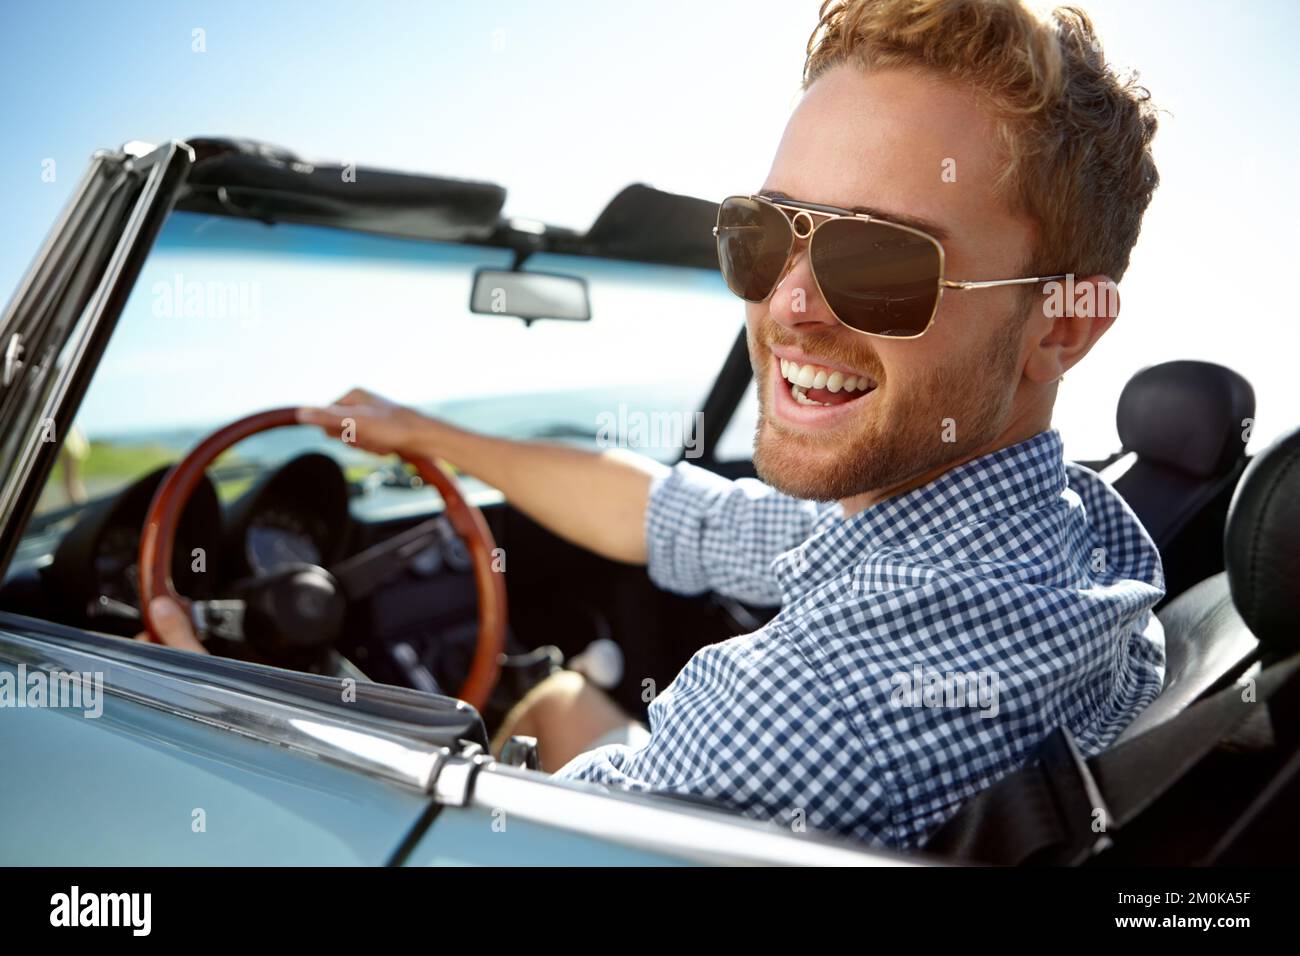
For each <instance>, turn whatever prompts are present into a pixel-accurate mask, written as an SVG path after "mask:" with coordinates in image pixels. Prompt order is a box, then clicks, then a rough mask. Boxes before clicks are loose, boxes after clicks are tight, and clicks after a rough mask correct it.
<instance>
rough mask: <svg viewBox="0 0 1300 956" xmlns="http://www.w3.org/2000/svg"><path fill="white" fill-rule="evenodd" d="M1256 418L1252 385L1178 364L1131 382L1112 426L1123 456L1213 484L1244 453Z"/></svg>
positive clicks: (1230, 374)
mask: <svg viewBox="0 0 1300 956" xmlns="http://www.w3.org/2000/svg"><path fill="white" fill-rule="evenodd" d="M1254 415H1255V390H1254V389H1253V388H1251V387H1250V382H1248V381H1246V380H1245V379H1244V378H1242V377H1241V376H1240V375H1238V374H1237V373H1236V372H1234V371H1233V370H1232V369H1230V368H1224V367H1223V366H1222V365H1215V364H1214V363H1213V362H1193V361H1180V362H1165V363H1163V364H1161V365H1153V366H1151V367H1150V368H1145V369H1143V370H1142V371H1140V372H1138V373H1137V374H1136V375H1134V376H1133V377H1132V378H1131V379H1129V382H1128V384H1127V385H1125V386H1124V391H1123V392H1121V393H1120V396H1119V412H1118V414H1117V415H1116V421H1117V424H1118V425H1119V438H1120V441H1121V442H1122V443H1123V445H1124V450H1125V451H1132V452H1137V456H1138V458H1140V459H1143V460H1144V461H1149V462H1153V463H1155V464H1161V465H1167V466H1169V467H1170V468H1176V469H1178V470H1179V471H1181V472H1185V473H1186V474H1188V475H1191V476H1192V477H1194V478H1214V477H1216V476H1218V475H1222V474H1224V473H1225V472H1227V471H1229V470H1231V468H1232V466H1233V465H1234V464H1235V463H1236V462H1237V460H1238V459H1239V458H1241V456H1242V455H1243V454H1244V453H1245V444H1246V443H1245V441H1244V439H1243V432H1244V431H1245V429H1246V428H1247V423H1246V421H1245V420H1246V419H1248V418H1253V417H1254Z"/></svg>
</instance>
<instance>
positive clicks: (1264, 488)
mask: <svg viewBox="0 0 1300 956" xmlns="http://www.w3.org/2000/svg"><path fill="white" fill-rule="evenodd" d="M1224 561H1225V564H1226V566H1227V570H1226V571H1225V572H1224V573H1222V574H1218V575H1215V576H1214V577H1212V578H1210V579H1208V580H1206V581H1203V582H1201V583H1200V584H1198V585H1197V586H1196V587H1194V588H1192V589H1191V590H1190V591H1187V592H1186V593H1185V594H1183V595H1181V596H1180V597H1178V598H1176V599H1175V600H1173V601H1171V602H1170V603H1169V604H1168V605H1166V606H1165V608H1164V609H1163V610H1162V611H1161V612H1160V615H1159V617H1160V620H1161V623H1162V624H1163V625H1164V628H1165V648H1166V667H1165V686H1164V690H1163V691H1162V692H1161V694H1160V696H1159V697H1158V698H1156V700H1155V701H1154V702H1153V703H1152V704H1151V706H1150V707H1148V708H1147V709H1146V710H1145V711H1143V712H1142V713H1141V714H1140V715H1139V716H1138V718H1137V719H1136V720H1135V721H1134V722H1133V723H1132V724H1131V725H1130V726H1129V727H1128V729H1126V730H1125V731H1124V733H1123V735H1122V736H1121V737H1120V740H1121V741H1123V740H1127V739H1129V738H1131V737H1135V736H1137V735H1138V734H1140V733H1143V732H1144V731H1146V730H1149V729H1151V728H1152V727H1155V726H1156V725H1158V724H1162V723H1164V722H1165V721H1167V720H1169V719H1170V718H1172V717H1174V716H1175V715H1177V714H1178V713H1179V712H1180V711H1181V710H1183V709H1184V708H1185V707H1187V706H1188V705H1189V704H1191V703H1192V702H1193V701H1195V700H1197V699H1198V698H1200V697H1201V696H1203V695H1204V694H1205V693H1206V692H1207V691H1209V690H1211V689H1213V688H1215V687H1217V686H1218V685H1220V684H1222V683H1224V682H1225V681H1227V680H1229V679H1231V678H1233V677H1235V676H1236V675H1237V674H1238V673H1240V672H1241V671H1242V670H1243V669H1244V668H1245V666H1246V665H1247V664H1249V663H1250V662H1251V661H1252V660H1255V659H1258V660H1259V661H1260V663H1261V664H1263V665H1267V664H1269V663H1271V662H1273V661H1275V660H1278V659H1280V658H1282V657H1284V656H1286V655H1287V654H1290V653H1294V652H1295V651H1296V650H1297V649H1300V429H1296V430H1294V431H1292V432H1290V433H1289V434H1287V435H1285V436H1283V437H1282V438H1281V439H1279V440H1278V441H1277V442H1275V443H1274V444H1273V445H1271V446H1270V447H1269V448H1268V449H1267V450H1266V451H1264V452H1263V453H1262V454H1260V455H1259V456H1258V457H1256V459H1255V460H1254V461H1253V462H1251V464H1250V467H1248V468H1247V469H1246V472H1245V474H1244V475H1243V476H1242V478H1241V482H1240V484H1239V485H1238V487H1237V491H1236V494H1235V495H1234V496H1233V498H1232V504H1231V507H1230V509H1229V512H1228V522H1227V530H1226V533H1225V535H1224Z"/></svg>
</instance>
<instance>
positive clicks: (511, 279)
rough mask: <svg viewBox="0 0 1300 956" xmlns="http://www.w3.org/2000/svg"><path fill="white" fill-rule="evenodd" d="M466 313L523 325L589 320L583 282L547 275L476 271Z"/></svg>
mask: <svg viewBox="0 0 1300 956" xmlns="http://www.w3.org/2000/svg"><path fill="white" fill-rule="evenodd" d="M469 310H470V311H471V312H477V313H479V314H481V315H513V316H517V317H518V318H521V319H523V320H524V321H525V322H531V321H533V320H534V319H567V320H569V321H573V322H586V321H588V320H589V319H590V318H591V303H590V301H589V300H588V298H587V280H586V279H584V278H582V277H581V276H566V275H558V274H556V273H551V272H508V271H505V270H502V269H479V270H478V271H477V272H475V273H474V289H473V291H472V292H471V293H470V297H469Z"/></svg>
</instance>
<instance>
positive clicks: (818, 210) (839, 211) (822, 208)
mask: <svg viewBox="0 0 1300 956" xmlns="http://www.w3.org/2000/svg"><path fill="white" fill-rule="evenodd" d="M732 199H746V200H749V201H751V202H757V203H761V204H763V205H766V206H771V207H773V208H775V209H777V210H778V211H780V212H781V213H783V214H784V215H785V219H786V222H788V223H789V225H790V246H789V248H788V249H787V250H786V253H785V264H784V265H783V266H782V267H781V277H780V278H778V279H777V280H776V282H774V283H773V284H772V288H771V289H769V290H768V292H767V295H765V296H763V298H761V299H747V298H745V296H743V295H740V293H738V292H736V290H735V289H731V286H730V284H728V286H727V288H728V289H731V292H732V293H733V294H735V295H736V297H737V298H740V299H744V300H745V301H746V302H765V301H766V300H767V299H768V297H769V296H771V295H772V293H773V292H774V291H776V287H777V286H778V285H780V283H781V278H784V277H785V275H786V272H787V271H788V270H789V268H790V259H791V257H792V256H793V255H794V249H795V240H797V239H802V240H804V244H805V245H806V246H807V247H808V250H809V257H808V271H809V272H811V273H812V277H813V283H814V284H815V285H816V286H817V294H818V295H819V296H821V299H822V301H823V302H825V303H826V308H827V309H829V310H830V313H831V315H834V316H835V321H837V322H839V323H840V325H842V326H844V327H845V328H846V329H848V330H849V331H851V332H857V333H858V334H859V335H870V336H873V337H875V338H880V339H919V338H920V337H921V336H923V335H925V333H926V332H928V331H930V327H931V326H933V325H934V319H935V316H936V315H938V314H939V303H941V302H942V301H943V293H944V290H945V289H956V290H958V291H960V292H965V291H968V290H970V289H996V288H1000V287H1001V286H1011V285H1031V284H1035V283H1040V282H1052V281H1055V280H1057V279H1064V278H1066V275H1065V273H1061V274H1060V275H1052V276H1026V277H1023V278H1019V279H945V278H944V272H945V271H946V269H947V259H946V257H945V255H944V251H943V243H941V242H940V241H939V240H938V239H936V238H935V237H934V236H932V235H930V234H929V233H928V232H925V231H924V230H921V229H916V228H914V227H912V226H905V225H903V224H902V223H898V222H891V221H890V220H888V219H882V218H880V217H879V216H872V215H868V214H867V213H864V212H854V211H853V210H852V209H843V208H841V207H839V206H826V205H822V204H821V203H811V202H802V201H799V200H795V199H782V200H776V199H768V198H767V197H766V196H758V195H750V196H744V195H739V194H737V195H734V196H728V197H727V198H726V199H724V200H722V202H720V203H718V216H717V219H716V221H715V224H714V226H713V236H714V240H715V241H716V243H717V247H718V264H719V267H721V264H722V235H721V233H720V232H719V229H720V228H721V226H722V207H723V205H724V204H725V203H726V202H727V201H728V200H732ZM792 213H793V215H792ZM814 216H818V217H820V219H819V220H815V219H814V218H813V217H814ZM834 219H854V220H858V221H861V222H874V223H879V224H880V225H882V226H889V227H890V228H892V229H901V230H902V231H903V232H909V233H911V234H912V235H914V236H920V237H921V238H922V239H924V240H926V241H927V242H929V243H930V244H931V245H933V246H934V248H935V250H936V251H937V252H938V253H939V277H938V280H937V289H936V292H935V296H934V308H932V309H931V310H930V319H929V321H927V322H926V323H925V328H923V329H921V331H919V332H917V333H916V334H915V335H886V334H885V333H883V332H866V331H863V330H862V329H855V328H854V327H853V326H851V325H849V324H848V323H847V322H845V321H844V320H843V319H842V318H840V316H839V315H838V314H837V313H836V312H835V309H834V308H833V307H832V306H831V304H830V301H829V300H828V299H827V298H826V294H825V293H824V292H822V285H821V279H819V278H818V276H817V267H816V266H815V265H814V264H813V261H812V240H813V236H814V235H815V234H816V232H817V230H818V229H820V228H821V227H822V226H824V225H825V224H826V223H828V222H830V221H832V220H834ZM801 221H802V224H803V226H804V228H805V230H806V231H803V232H801V231H800V228H799V223H800V222H801Z"/></svg>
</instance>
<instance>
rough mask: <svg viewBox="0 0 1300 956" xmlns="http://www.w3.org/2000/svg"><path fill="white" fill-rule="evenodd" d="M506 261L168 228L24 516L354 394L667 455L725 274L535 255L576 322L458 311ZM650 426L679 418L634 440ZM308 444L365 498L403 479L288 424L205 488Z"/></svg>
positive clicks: (494, 253)
mask: <svg viewBox="0 0 1300 956" xmlns="http://www.w3.org/2000/svg"><path fill="white" fill-rule="evenodd" d="M512 257H513V253H511V252H510V251H509V250H505V249H497V248H489V247H481V246H468V245H460V244H450V243H431V242H424V241H415V240H403V239H394V238H388V237H381V236H374V235H367V234H362V233H355V232H347V231H342V230H334V229H328V228H324V227H312V226H285V225H279V226H267V225H264V224H262V223H258V222H251V221H246V220H236V219H229V218H225V217H214V216H207V215H200V214H196V213H175V214H173V215H172V216H171V217H170V219H169V220H168V223H167V225H166V226H165V227H164V229H163V232H162V233H161V234H160V236H159V239H158V242H157V244H156V246H155V248H154V251H153V253H152V254H151V256H150V259H149V260H148V262H147V263H146V265H145V268H144V270H143V272H142V273H141V275H140V278H139V280H138V281H137V282H136V285H135V289H134V291H133V293H132V296H131V298H130V300H129V302H128V304H127V306H126V309H125V311H124V313H123V315H122V318H121V321H120V323H119V325H118V328H117V330H116V332H115V333H114V335H113V339H112V341H111V342H110V343H109V346H108V349H107V351H106V353H105V355H104V357H103V360H102V362H101V363H100V366H99V368H98V369H97V370H96V372H95V375H94V378H93V379H92V382H91V385H90V388H89V391H88V392H87V395H86V398H85V401H84V402H83V403H82V406H81V409H80V411H79V414H78V416H77V419H76V422H75V424H74V431H73V434H71V435H69V436H66V440H65V442H64V448H63V451H62V452H61V454H60V457H59V462H58V464H57V465H56V467H55V470H54V472H53V474H52V475H51V478H50V481H49V482H48V484H47V487H46V488H45V490H44V492H43V494H42V496H41V499H40V503H39V505H38V508H37V515H38V517H39V516H46V517H47V518H48V517H53V516H55V515H56V514H57V513H64V512H66V511H67V509H68V508H69V506H71V505H76V504H78V503H80V502H83V501H85V500H88V499H94V498H97V497H100V496H103V495H106V494H111V493H113V492H115V491H117V490H119V489H121V488H122V487H124V486H125V485H126V484H127V483H129V482H131V481H134V480H135V479H137V478H139V477H140V476H142V475H144V474H145V473H147V472H148V471H150V470H152V469H154V468H156V467H158V466H159V465H160V464H164V463H167V462H170V461H174V460H176V458H177V457H178V456H179V455H180V454H181V453H182V452H184V451H186V450H188V449H189V448H191V447H193V445H194V444H195V443H196V442H197V441H198V440H199V439H200V438H201V437H203V436H204V435H205V434H207V433H208V432H210V431H212V430H214V429H215V428H217V427H218V426H220V425H223V424H225V423H227V422H229V421H232V420H234V419H237V418H240V417H242V416H245V415H248V414H250V413H252V412H255V411H260V410H264V409H268V408H273V407H276V406H282V405H302V404H325V403H328V402H330V401H332V400H333V399H335V398H337V397H339V396H340V395H342V394H343V393H344V392H346V391H347V390H348V389H349V388H352V387H354V386H360V387H363V388H367V389H369V390H371V391H374V392H377V393H379V394H381V395H384V396H386V397H388V398H391V399H393V400H395V401H400V402H404V403H407V404H410V405H413V406H415V407H417V408H419V409H421V410H423V411H426V412H430V413H433V414H435V415H438V416H441V417H443V418H445V419H447V420H448V421H451V422H454V423H456V424H459V425H462V426H465V427H468V428H473V429H476V430H479V431H484V432H489V433H492V434H497V435H503V436H511V437H545V438H551V439H558V440H564V441H571V442H575V443H580V444H587V445H592V446H595V445H597V444H601V445H611V444H623V445H627V446H628V447H635V448H636V449H637V450H639V451H642V452H644V453H646V454H649V455H653V456H655V457H658V458H660V459H661V460H669V459H673V458H675V457H677V456H678V455H680V454H681V453H682V436H683V429H689V427H690V423H691V422H692V421H693V416H694V414H695V412H696V411H697V410H698V409H700V408H701V406H702V403H703V400H704V397H705V395H706V393H707V391H708V389H709V387H710V385H711V384H712V381H713V378H714V376H715V375H716V374H717V372H718V370H719V369H720V367H721V366H722V363H723V360H724V359H725V357H726V354H727V351H728V349H729V347H730V346H731V343H732V341H733V340H734V339H735V336H736V334H737V332H738V331H739V328H740V324H741V322H742V319H743V316H742V312H741V310H740V308H739V306H738V303H737V302H736V301H735V299H734V298H733V297H732V296H731V295H730V294H729V293H728V292H727V291H726V288H725V286H724V285H723V282H722V279H721V277H720V276H719V275H718V274H717V273H716V272H712V271H709V270H702V269H692V268H685V267H671V266H657V265H646V264H641V263H627V262H618V261H612V260H601V259H592V258H587V257H576V256H560V255H551V254H542V253H539V254H536V255H534V256H532V257H531V258H530V259H529V260H528V262H527V265H526V268H527V269H528V270H529V271H538V272H551V273H564V274H569V275H575V276H581V277H583V278H585V279H586V280H587V282H588V285H589V294H590V302H591V316H592V317H591V320H590V321H586V322H572V321H548V320H540V321H536V322H533V323H532V324H531V325H525V323H524V322H523V321H522V320H520V319H517V318H513V317H509V316H504V315H478V314H473V313H471V312H470V311H469V299H470V289H471V285H472V281H473V275H474V271H475V270H476V269H477V268H480V267H482V268H496V269H508V268H510V265H511V262H512ZM647 420H654V421H670V420H671V421H675V422H681V423H683V424H682V426H681V427H679V428H675V429H674V428H649V429H647V428H645V427H638V425H644V423H645V421H647ZM686 434H689V433H688V432H687V433H686ZM306 450H319V451H323V452H325V453H327V454H329V455H331V456H332V457H334V458H335V459H336V460H338V461H339V462H340V464H342V465H343V466H344V469H345V471H346V473H347V475H348V478H349V480H350V481H353V482H359V483H361V484H362V485H364V486H366V487H369V488H380V487H386V488H391V487H393V486H398V487H400V486H402V484H403V482H401V481H400V480H399V475H400V470H398V469H394V468H392V466H391V464H390V463H389V462H386V461H384V460H383V459H378V458H375V457H373V456H370V455H368V454H366V453H364V452H360V451H358V450H356V449H354V448H348V447H346V446H344V445H342V444H340V443H338V442H336V441H333V440H330V439H326V438H325V437H324V436H323V435H322V434H321V433H320V432H318V431H317V430H316V429H309V428H291V429H279V430H276V431H273V432H267V433H264V434H261V435H257V436H254V437H252V438H250V439H248V440H247V441H245V442H243V443H241V444H240V445H238V446H236V447H235V448H234V449H232V450H231V452H230V453H228V454H227V455H226V456H225V457H224V458H223V459H221V460H220V461H219V462H218V467H217V468H216V469H215V470H214V471H215V475H214V477H216V479H217V480H218V490H219V492H220V493H221V494H222V496H223V497H225V498H229V497H231V496H233V495H234V494H237V493H238V492H239V491H240V490H242V488H243V487H246V486H247V484H248V483H249V482H250V481H251V480H252V478H253V477H254V476H255V475H256V474H257V472H259V471H261V470H264V469H266V468H268V467H271V466H274V465H276V464H278V463H281V462H283V461H285V460H287V459H288V458H290V457H293V456H295V455H297V454H300V453H301V452H303V451H306ZM362 505H363V507H364V502H363V503H362ZM43 523H45V522H39V521H38V522H37V524H38V525H39V524H43Z"/></svg>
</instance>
